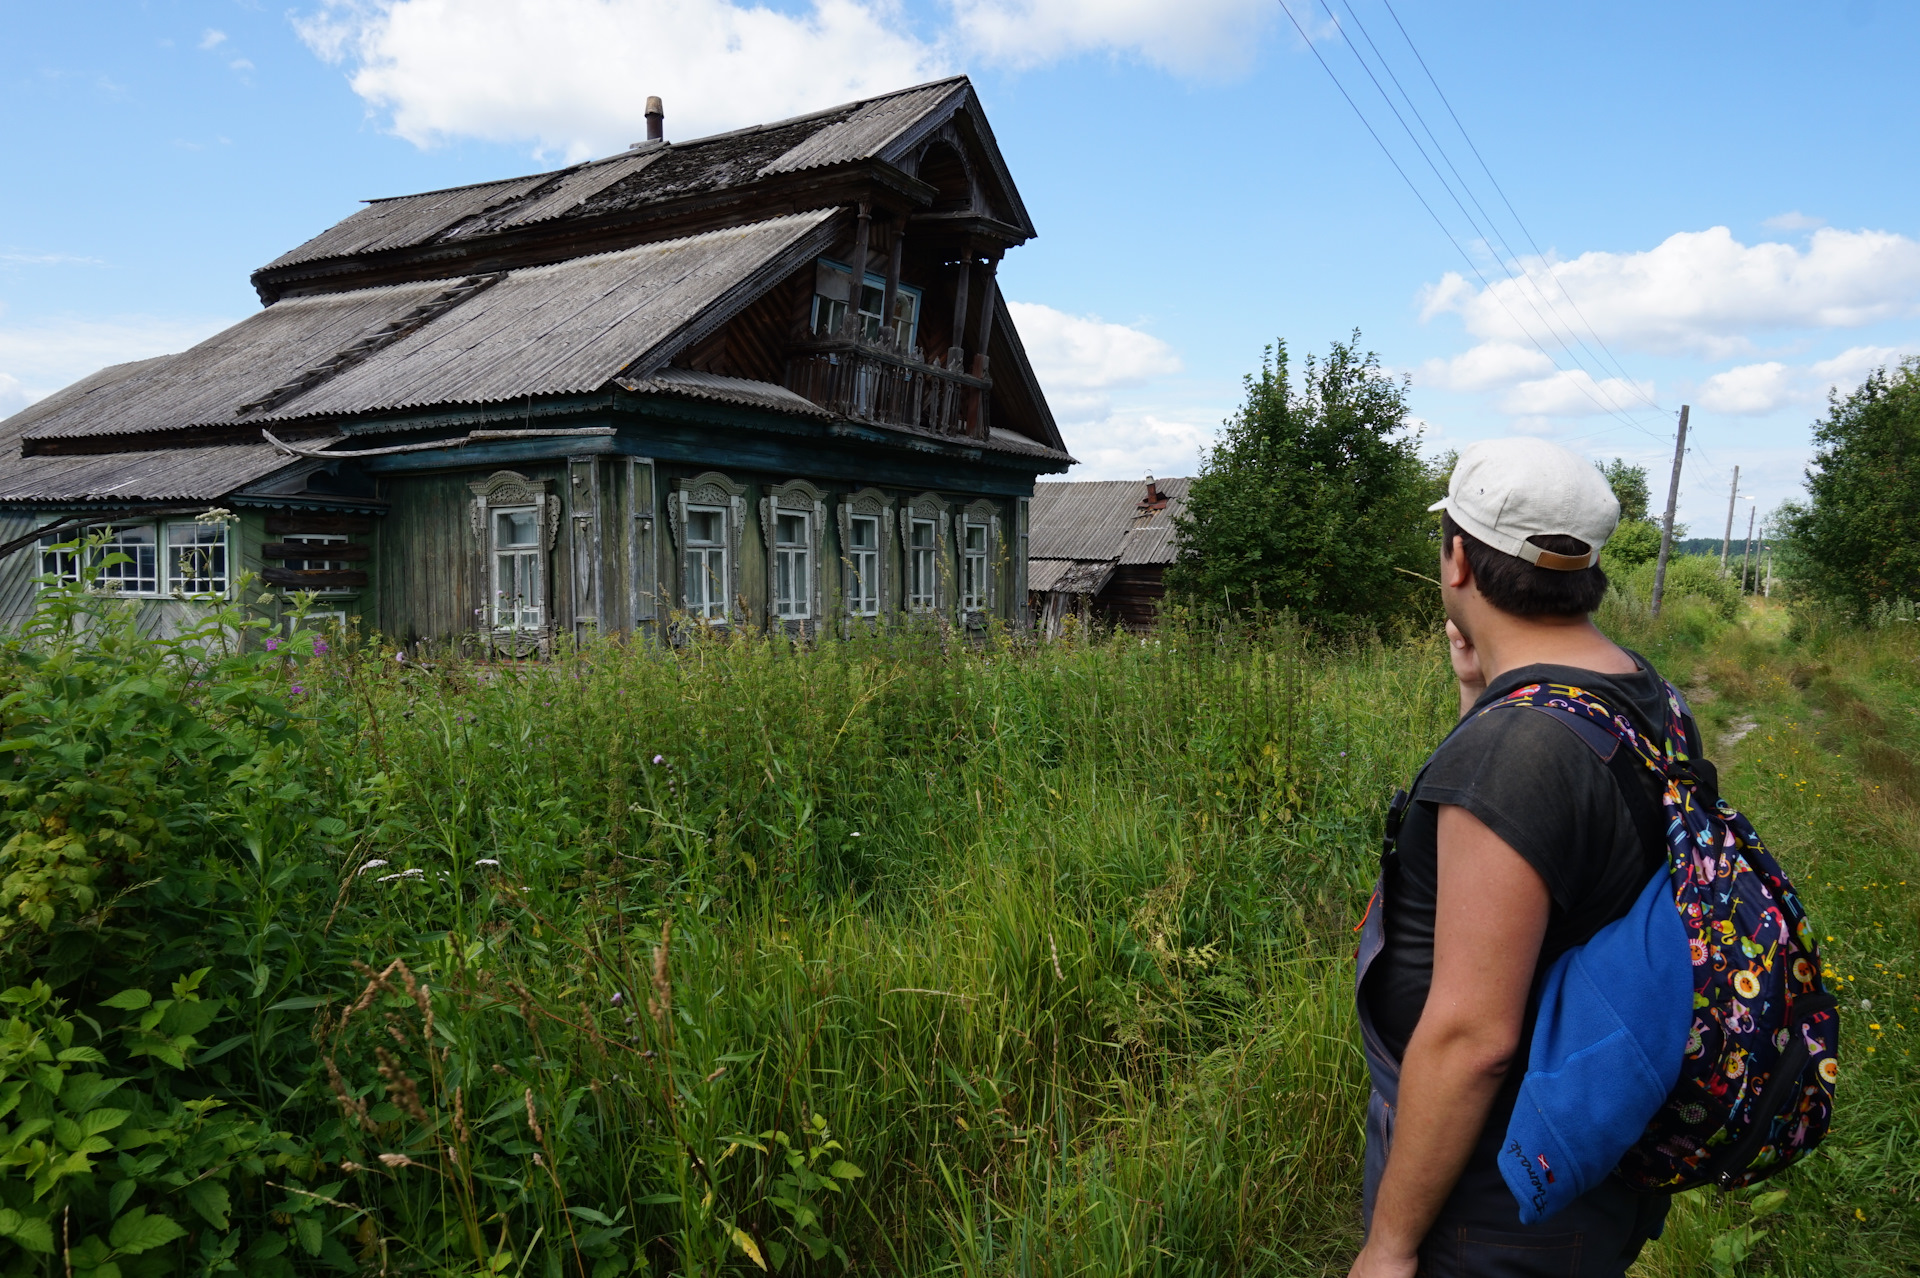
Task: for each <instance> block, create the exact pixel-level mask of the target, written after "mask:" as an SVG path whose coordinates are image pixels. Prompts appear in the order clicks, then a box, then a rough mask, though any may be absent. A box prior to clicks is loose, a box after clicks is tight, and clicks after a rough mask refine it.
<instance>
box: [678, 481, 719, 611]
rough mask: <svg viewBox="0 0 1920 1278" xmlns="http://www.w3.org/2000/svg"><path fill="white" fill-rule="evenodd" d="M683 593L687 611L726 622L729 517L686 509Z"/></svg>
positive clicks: (717, 511)
mask: <svg viewBox="0 0 1920 1278" xmlns="http://www.w3.org/2000/svg"><path fill="white" fill-rule="evenodd" d="M682 569H683V571H682V581H681V592H682V594H683V595H684V597H685V599H686V607H687V611H688V612H690V613H692V614H693V615H694V616H696V617H705V618H706V619H707V620H709V621H725V620H726V619H727V513H726V512H725V511H724V510H712V509H705V510H703V509H702V508H700V507H699V506H691V507H689V508H688V509H687V540H686V550H685V559H684V562H683V564H682Z"/></svg>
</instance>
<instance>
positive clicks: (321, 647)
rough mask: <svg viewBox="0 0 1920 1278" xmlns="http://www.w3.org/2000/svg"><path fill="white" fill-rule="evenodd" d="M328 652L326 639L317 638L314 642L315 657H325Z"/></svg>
mask: <svg viewBox="0 0 1920 1278" xmlns="http://www.w3.org/2000/svg"><path fill="white" fill-rule="evenodd" d="M326 651H327V641H326V640H325V639H319V638H316V639H315V640H314V641H313V655H314V656H316V657H318V656H323V655H324V654H325V653H326Z"/></svg>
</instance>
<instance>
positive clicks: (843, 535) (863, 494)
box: [839, 488, 900, 619]
mask: <svg viewBox="0 0 1920 1278" xmlns="http://www.w3.org/2000/svg"><path fill="white" fill-rule="evenodd" d="M839 506H840V509H839V521H840V600H841V611H843V612H844V613H846V614H847V616H849V617H856V618H861V619H869V618H872V617H884V616H886V615H887V613H889V612H892V611H893V610H894V609H896V608H898V607H899V606H900V604H899V603H898V601H897V600H896V598H895V590H894V580H893V576H894V574H893V565H892V564H891V563H890V562H889V561H890V560H891V559H892V555H890V554H889V553H888V548H889V547H890V546H891V545H892V544H893V499H892V498H890V497H888V496H887V495H886V494H885V493H883V492H881V491H880V490H879V489H878V488H862V489H859V490H858V491H856V492H851V493H848V494H847V495H846V496H845V497H842V498H841V499H840V503H839ZM856 515H858V516H861V517H863V518H867V519H872V520H874V521H876V523H877V524H878V530H879V536H877V537H875V538H874V547H873V549H874V558H875V559H876V560H877V561H878V563H879V565H880V567H879V577H880V580H879V582H878V583H877V586H878V588H877V589H876V590H875V591H874V600H875V603H876V604H877V608H876V611H874V612H872V613H864V612H855V611H854V610H853V520H854V516H856Z"/></svg>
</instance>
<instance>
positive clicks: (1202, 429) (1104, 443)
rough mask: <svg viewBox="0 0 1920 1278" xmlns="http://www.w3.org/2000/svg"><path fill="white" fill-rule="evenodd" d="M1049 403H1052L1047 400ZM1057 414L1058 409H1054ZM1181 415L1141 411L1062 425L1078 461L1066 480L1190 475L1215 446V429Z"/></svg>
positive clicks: (1070, 447) (1117, 413) (1068, 447)
mask: <svg viewBox="0 0 1920 1278" xmlns="http://www.w3.org/2000/svg"><path fill="white" fill-rule="evenodd" d="M1049 402H1051V401H1049ZM1055 408H1056V411H1057V409H1058V405H1057V404H1056V405H1055ZM1184 416H1185V414H1181V415H1178V416H1175V415H1172V414H1164V415H1163V414H1162V413H1159V412H1154V411H1148V410H1140V411H1123V412H1116V413H1108V414H1107V415H1105V416H1103V417H1100V418H1097V419H1095V420H1091V421H1078V422H1062V424H1061V427H1060V433H1061V435H1062V436H1063V437H1064V438H1065V440H1066V444H1067V451H1068V452H1070V453H1072V454H1073V455H1074V457H1075V458H1076V459H1077V460H1078V461H1079V463H1080V464H1079V465H1078V466H1075V467H1074V468H1073V470H1072V472H1071V473H1070V474H1069V475H1067V476H1066V478H1068V479H1138V478H1140V477H1141V476H1142V475H1146V474H1154V475H1163V476H1164V475H1192V474H1196V473H1198V471H1199V469H1200V458H1201V455H1202V454H1203V453H1204V452H1205V451H1206V449H1207V447H1208V446H1209V445H1210V444H1211V443H1212V442H1213V428H1212V427H1211V426H1201V425H1199V424H1197V423H1196V422H1193V421H1190V420H1179V417H1184Z"/></svg>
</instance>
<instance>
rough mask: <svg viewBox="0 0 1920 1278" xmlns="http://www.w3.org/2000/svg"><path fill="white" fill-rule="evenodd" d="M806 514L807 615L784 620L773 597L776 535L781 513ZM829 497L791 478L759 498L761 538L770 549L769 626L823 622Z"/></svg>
mask: <svg viewBox="0 0 1920 1278" xmlns="http://www.w3.org/2000/svg"><path fill="white" fill-rule="evenodd" d="M783 510H784V511H786V512H787V513H789V514H794V515H805V516H806V517H807V615H806V616H805V617H782V616H780V614H779V612H778V601H777V600H776V599H775V598H774V587H775V583H776V581H777V580H778V575H777V571H776V564H775V561H776V560H777V559H778V558H779V545H778V539H777V537H776V535H775V534H776V533H778V531H779V522H780V512H781V511H783ZM826 525H827V494H826V492H825V490H823V489H820V488H816V487H814V486H813V485H812V484H810V483H808V482H807V481H806V480H804V479H790V480H788V481H787V482H786V483H784V484H771V485H769V486H768V487H767V490H766V495H765V496H764V497H762V498H761V499H760V536H761V539H762V541H763V543H764V544H765V546H766V550H767V624H768V625H770V626H771V625H778V624H779V623H781V622H805V623H806V624H808V625H812V624H814V623H816V622H818V621H819V620H820V613H821V610H822V601H821V597H820V593H821V592H820V578H821V574H820V553H821V548H822V547H823V546H824V545H825V544H826Z"/></svg>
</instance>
